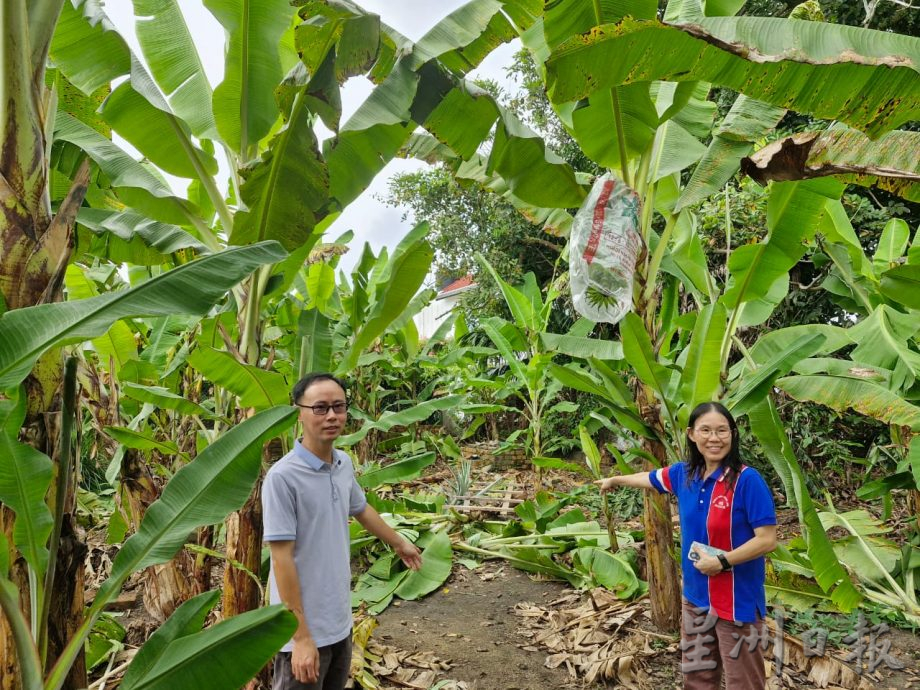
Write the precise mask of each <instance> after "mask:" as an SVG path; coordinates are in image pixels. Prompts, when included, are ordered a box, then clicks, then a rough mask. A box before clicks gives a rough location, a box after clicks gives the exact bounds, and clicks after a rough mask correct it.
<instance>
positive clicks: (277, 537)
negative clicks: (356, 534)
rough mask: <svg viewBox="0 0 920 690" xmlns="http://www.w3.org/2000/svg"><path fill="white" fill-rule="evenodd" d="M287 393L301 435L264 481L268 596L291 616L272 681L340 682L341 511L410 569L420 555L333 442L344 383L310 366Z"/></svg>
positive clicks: (301, 685) (332, 688)
mask: <svg viewBox="0 0 920 690" xmlns="http://www.w3.org/2000/svg"><path fill="white" fill-rule="evenodd" d="M293 397H294V404H295V405H297V406H299V407H300V408H301V410H300V422H301V424H302V425H303V438H302V439H301V440H300V441H297V442H295V443H294V449H293V450H292V451H291V452H290V453H288V454H287V455H285V456H284V457H283V458H281V460H279V461H278V462H276V463H275V464H274V465H273V466H272V467H271V469H269V471H268V473H267V474H266V475H265V483H264V484H263V485H262V511H263V520H264V524H265V537H264V539H265V541H266V542H268V545H269V548H270V549H271V574H270V576H269V587H270V594H271V603H272V604H278V603H283V604H284V605H285V606H287V607H288V608H289V609H290V610H291V611H292V612H293V613H294V615H295V616H297V620H298V622H299V625H298V626H297V631H296V632H295V633H294V638H293V639H292V640H291V641H290V642H288V644H286V645H285V646H284V647H282V649H281V652H279V654H278V656H277V657H275V673H274V684H273V688H274V690H341V689H342V688H344V687H345V682H346V681H347V680H348V671H349V665H350V662H351V622H352V617H351V565H350V562H349V556H350V554H349V547H350V543H351V539H350V536H349V533H348V518H349V516H354V517H355V518H357V520H358V522H360V523H361V524H362V525H363V526H364V528H365V529H366V530H367V531H368V532H370V533H371V534H373V535H374V536H376V537H377V538H379V539H380V540H382V541H384V542H386V543H387V544H389V545H390V546H391V547H392V548H393V550H394V551H395V552H396V554H397V555H398V556H399V557H400V558H401V559H402V560H403V562H404V563H405V564H406V565H407V566H408V567H410V568H412V569H413V570H418V568H419V567H421V565H422V557H421V554H420V552H419V550H418V549H417V548H416V547H415V546H414V545H413V544H412V543H410V542H409V541H407V540H406V539H404V538H403V537H401V536H399V535H398V534H397V533H396V532H395V531H394V530H393V528H391V527H390V526H389V525H387V524H386V523H385V522H384V521H383V519H382V518H381V517H380V515H379V514H378V513H377V511H376V510H374V508H372V507H371V506H370V505H368V503H367V499H366V498H365V497H364V492H363V490H362V489H361V487H360V486H358V483H357V481H355V475H354V469H353V468H352V465H351V459H350V458H349V457H348V455H347V454H346V453H344V452H342V451H340V450H336V449H335V448H333V443H334V442H335V439H337V438H338V437H339V436H340V435H341V433H342V430H343V429H344V428H345V420H346V417H347V409H348V401H347V400H346V396H345V386H344V385H343V384H342V382H341V381H339V380H338V379H336V378H335V377H334V376H332V375H331V374H310V375H309V376H306V377H304V378H303V379H301V380H300V381H298V382H297V385H295V386H294V390H293Z"/></svg>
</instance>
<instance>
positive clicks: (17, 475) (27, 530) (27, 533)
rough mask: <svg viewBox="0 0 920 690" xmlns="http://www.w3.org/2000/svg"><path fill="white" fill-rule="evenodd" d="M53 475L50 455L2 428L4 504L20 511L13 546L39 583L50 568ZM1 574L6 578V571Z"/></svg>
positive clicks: (0, 455) (0, 474)
mask: <svg viewBox="0 0 920 690" xmlns="http://www.w3.org/2000/svg"><path fill="white" fill-rule="evenodd" d="M17 432H18V430H17ZM51 477H52V465H51V459H50V458H49V457H48V456H47V455H45V454H44V453H42V452H40V451H38V450H36V449H35V448H32V447H31V446H28V445H26V444H24V443H20V442H19V441H17V440H16V439H14V438H12V437H10V436H9V435H8V434H7V432H5V431H0V503H2V504H3V505H5V506H7V507H8V508H9V509H10V510H12V511H13V513H15V514H16V520H15V522H14V523H13V534H12V537H13V545H14V546H15V547H16V548H17V549H19V551H20V553H22V555H23V557H24V558H25V559H26V562H27V563H28V564H29V566H30V567H31V568H32V569H33V570H34V571H35V573H36V576H37V581H38V582H41V579H42V577H43V576H44V573H45V571H46V570H47V568H48V546H47V545H48V538H49V537H50V536H51V528H52V518H51V511H50V510H49V508H48V505H47V504H46V503H45V496H46V494H47V493H48V488H49V487H50V485H51ZM7 570H8V568H7ZM0 577H6V570H3V571H2V572H0Z"/></svg>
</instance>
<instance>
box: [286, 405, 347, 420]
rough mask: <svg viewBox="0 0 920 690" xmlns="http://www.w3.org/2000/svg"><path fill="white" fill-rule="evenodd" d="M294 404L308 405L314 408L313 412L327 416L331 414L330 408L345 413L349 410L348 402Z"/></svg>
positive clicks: (308, 407) (309, 407)
mask: <svg viewBox="0 0 920 690" xmlns="http://www.w3.org/2000/svg"><path fill="white" fill-rule="evenodd" d="M294 404H295V405H297V407H306V408H307V409H308V410H313V414H315V415H319V416H320V417H325V416H326V415H327V414H329V410H332V411H333V412H335V413H336V414H345V413H346V412H348V403H344V402H337V403H332V404H331V405H329V404H327V403H316V404H315V405H301V404H300V403H294Z"/></svg>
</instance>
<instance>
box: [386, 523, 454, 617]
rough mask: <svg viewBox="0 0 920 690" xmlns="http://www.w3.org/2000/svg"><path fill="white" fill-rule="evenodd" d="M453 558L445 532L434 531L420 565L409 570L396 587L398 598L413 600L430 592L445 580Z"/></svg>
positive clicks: (448, 537)
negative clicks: (416, 568) (415, 568)
mask: <svg viewBox="0 0 920 690" xmlns="http://www.w3.org/2000/svg"><path fill="white" fill-rule="evenodd" d="M452 560H453V549H452V548H451V545H450V536H448V534H447V532H443V531H442V532H436V533H434V536H433V537H432V538H431V541H429V542H428V545H427V546H426V547H425V550H424V551H422V567H421V568H419V569H418V570H413V571H410V572H409V574H408V575H407V576H406V578H405V579H404V580H403V581H402V582H401V583H400V585H399V587H397V588H396V596H398V597H399V598H400V599H406V600H408V601H415V600H416V599H421V598H422V597H423V596H425V595H426V594H430V593H431V592H433V591H434V590H436V589H437V588H438V587H440V586H441V585H442V584H444V581H445V580H447V578H448V576H449V575H450V569H451V566H452Z"/></svg>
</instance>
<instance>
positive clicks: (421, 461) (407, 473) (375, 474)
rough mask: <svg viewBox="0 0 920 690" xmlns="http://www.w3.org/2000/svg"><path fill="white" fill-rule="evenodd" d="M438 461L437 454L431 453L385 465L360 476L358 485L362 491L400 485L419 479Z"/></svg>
mask: <svg viewBox="0 0 920 690" xmlns="http://www.w3.org/2000/svg"><path fill="white" fill-rule="evenodd" d="M437 459H438V456H437V453H435V452H434V451H429V452H427V453H422V454H421V455H416V456H414V457H411V458H406V459H405V460H399V461H397V462H394V463H392V464H389V465H385V466H383V467H381V468H380V469H377V470H371V471H370V472H364V473H363V474H360V475H358V484H359V485H360V486H361V488H362V489H367V490H370V489H376V488H377V487H378V486H381V485H383V484H398V483H399V482H405V481H409V480H410V479H415V478H416V477H418V476H419V475H420V474H421V473H422V470H424V469H425V468H426V467H428V466H430V465H432V464H433V463H434V461H435V460H437Z"/></svg>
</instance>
